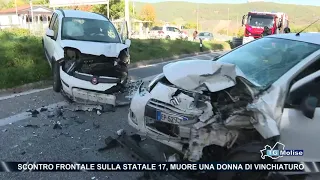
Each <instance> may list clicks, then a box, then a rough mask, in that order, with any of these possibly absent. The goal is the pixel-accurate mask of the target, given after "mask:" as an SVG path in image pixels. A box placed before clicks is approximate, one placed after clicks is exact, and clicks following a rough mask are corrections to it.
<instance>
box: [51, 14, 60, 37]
mask: <svg viewBox="0 0 320 180" xmlns="http://www.w3.org/2000/svg"><path fill="white" fill-rule="evenodd" d="M52 30H53V32H54V36H53V39H57V37H58V32H59V18H55V21H54V23H53V25H52Z"/></svg>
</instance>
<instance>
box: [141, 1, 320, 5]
mask: <svg viewBox="0 0 320 180" xmlns="http://www.w3.org/2000/svg"><path fill="white" fill-rule="evenodd" d="M135 1H140V2H148V3H154V2H164V1H187V2H199V3H233V4H234V3H246V2H247V0H135ZM268 1H270V2H277V3H288V4H301V5H316V6H320V0H268Z"/></svg>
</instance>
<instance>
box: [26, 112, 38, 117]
mask: <svg viewBox="0 0 320 180" xmlns="http://www.w3.org/2000/svg"><path fill="white" fill-rule="evenodd" d="M27 112H29V113H31V116H32V117H37V116H38V114H39V111H37V110H28V111H27Z"/></svg>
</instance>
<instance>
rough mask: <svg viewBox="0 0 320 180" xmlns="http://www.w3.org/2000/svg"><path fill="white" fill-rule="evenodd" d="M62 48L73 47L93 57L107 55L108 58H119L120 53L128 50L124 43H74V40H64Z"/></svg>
mask: <svg viewBox="0 0 320 180" xmlns="http://www.w3.org/2000/svg"><path fill="white" fill-rule="evenodd" d="M61 46H62V48H65V47H72V48H76V49H78V50H79V51H80V52H81V53H84V54H91V55H97V56H100V55H105V56H107V57H118V56H119V54H120V52H121V51H122V50H123V49H125V48H128V46H127V45H126V44H122V43H101V42H90V41H73V40H62V41H61Z"/></svg>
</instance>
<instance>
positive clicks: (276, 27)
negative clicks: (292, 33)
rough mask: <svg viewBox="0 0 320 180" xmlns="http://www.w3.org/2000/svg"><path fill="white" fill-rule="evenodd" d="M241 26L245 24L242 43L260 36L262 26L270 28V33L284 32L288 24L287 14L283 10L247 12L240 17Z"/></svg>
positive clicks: (262, 29)
mask: <svg viewBox="0 0 320 180" xmlns="http://www.w3.org/2000/svg"><path fill="white" fill-rule="evenodd" d="M242 26H245V30H244V37H243V44H245V43H248V42H250V41H252V40H254V39H257V38H260V37H261V35H262V33H263V31H264V27H265V26H267V27H268V28H269V29H270V30H271V34H278V33H284V32H283V30H284V28H285V27H288V26H289V21H288V15H287V14H285V13H283V12H276V13H275V12H256V11H251V12H248V14H247V15H244V16H243V17H242Z"/></svg>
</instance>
